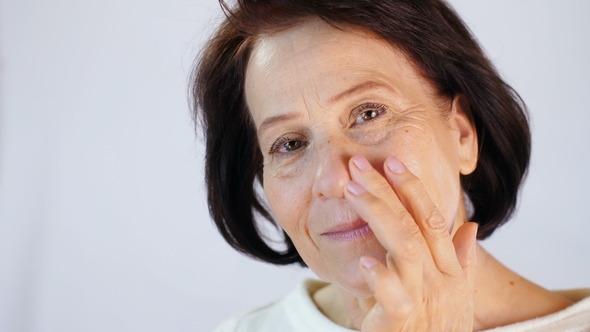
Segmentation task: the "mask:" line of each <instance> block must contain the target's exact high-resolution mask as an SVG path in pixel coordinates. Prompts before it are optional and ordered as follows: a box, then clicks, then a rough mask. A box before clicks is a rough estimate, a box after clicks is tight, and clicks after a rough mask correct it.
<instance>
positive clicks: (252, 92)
mask: <svg viewBox="0 0 590 332" xmlns="http://www.w3.org/2000/svg"><path fill="white" fill-rule="evenodd" d="M365 82H374V83H382V85H384V86H385V85H387V86H390V87H391V88H392V89H394V90H398V91H396V92H398V93H400V94H407V93H411V92H416V91H414V90H416V89H417V90H421V91H422V92H424V89H425V88H426V89H429V87H428V84H425V83H426V81H425V80H424V79H423V78H422V77H421V76H420V75H419V74H418V73H417V71H416V70H415V69H414V66H413V65H412V64H411V63H410V62H409V61H408V59H407V58H406V57H405V56H404V54H403V53H402V52H401V51H399V50H398V49H397V48H395V47H393V46H392V45H390V44H389V43H388V42H387V41H385V40H383V39H381V38H378V37H376V36H374V35H372V34H369V33H367V32H365V31H363V30H361V29H358V28H352V27H346V28H344V29H337V28H335V27H333V26H330V25H328V24H327V23H325V22H323V21H321V20H319V19H313V20H309V21H306V22H305V23H302V24H300V25H297V26H295V27H293V28H290V29H288V30H285V31H282V32H279V33H275V34H272V35H267V36H261V37H259V38H258V39H257V40H256V42H255V44H254V47H253V50H252V54H251V56H250V59H249V63H248V66H247V70H246V82H245V92H246V100H247V103H248V105H249V107H250V110H251V112H252V115H253V118H254V121H255V123H257V124H259V123H260V120H261V119H262V118H264V117H266V116H268V115H269V114H268V113H269V112H270V113H273V115H274V114H276V113H281V112H285V113H286V112H289V111H293V109H301V108H304V107H306V106H308V105H305V104H306V103H307V102H309V96H313V99H314V102H316V103H318V104H319V105H320V106H328V104H329V103H330V101H331V100H333V99H334V98H333V97H334V96H335V95H337V94H338V92H342V91H346V90H347V89H348V88H350V87H351V86H354V85H358V84H362V83H365Z"/></svg>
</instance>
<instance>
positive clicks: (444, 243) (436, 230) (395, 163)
mask: <svg viewBox="0 0 590 332" xmlns="http://www.w3.org/2000/svg"><path fill="white" fill-rule="evenodd" d="M383 168H384V172H385V176H386V177H387V180H388V181H389V183H390V185H391V186H392V187H393V189H394V190H395V192H396V193H397V196H398V197H399V199H400V201H401V202H402V204H403V205H404V207H405V208H406V209H407V210H408V211H409V212H410V214H411V215H412V217H414V220H415V221H416V223H417V224H418V226H419V227H420V230H421V232H422V235H423V236H424V239H425V240H426V244H427V245H428V247H429V249H430V253H431V255H432V259H433V261H434V263H435V264H436V267H437V268H438V270H439V271H441V272H443V273H445V274H449V275H458V274H460V273H461V267H460V265H459V264H458V262H457V256H456V254H455V250H454V248H453V244H452V241H451V236H450V234H449V232H450V229H449V225H448V224H447V221H446V220H445V218H444V216H443V215H442V213H440V211H439V209H438V208H437V207H436V205H434V203H433V202H432V199H431V198H430V196H429V195H428V193H427V192H426V188H424V185H423V184H422V181H420V179H418V177H416V176H415V175H414V174H412V172H410V171H409V170H408V169H407V168H406V167H405V166H404V165H403V164H402V163H401V162H400V161H399V160H398V159H397V158H395V157H389V158H387V159H386V160H385V165H384V167H383Z"/></svg>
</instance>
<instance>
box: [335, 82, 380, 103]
mask: <svg viewBox="0 0 590 332" xmlns="http://www.w3.org/2000/svg"><path fill="white" fill-rule="evenodd" d="M375 88H385V89H388V90H391V88H390V87H389V86H388V85H386V84H383V83H379V82H375V81H366V82H363V83H360V84H357V85H355V86H353V87H351V88H350V89H347V90H345V91H343V92H341V93H339V94H338V95H336V96H334V97H332V99H330V101H329V102H330V103H336V102H339V101H340V100H342V99H344V98H346V97H349V96H350V95H353V94H359V93H363V92H365V91H367V90H371V89H375Z"/></svg>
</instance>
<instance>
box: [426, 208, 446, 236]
mask: <svg viewBox="0 0 590 332" xmlns="http://www.w3.org/2000/svg"><path fill="white" fill-rule="evenodd" d="M424 222H425V224H426V225H427V226H428V227H429V228H431V229H433V230H435V231H440V232H444V231H446V228H447V223H446V221H445V218H444V217H443V215H442V214H441V213H440V211H438V210H437V209H435V208H433V209H431V210H430V211H429V212H428V213H427V214H426V217H425V219H424Z"/></svg>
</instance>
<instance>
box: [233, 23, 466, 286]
mask: <svg viewBox="0 0 590 332" xmlns="http://www.w3.org/2000/svg"><path fill="white" fill-rule="evenodd" d="M245 93H246V101H247V104H248V106H249V108H250V111H251V114H252V117H253V119H254V122H255V125H256V128H257V130H258V138H259V141H260V147H261V149H262V154H263V155H264V191H265V193H266V197H267V198H268V202H269V204H270V207H271V209H272V211H273V213H274V214H275V217H276V218H277V220H278V222H279V223H280V224H281V226H282V227H283V229H284V230H285V231H286V232H287V234H288V235H289V237H290V238H291V239H292V241H293V243H294V244H295V246H296V248H297V250H298V252H299V254H300V255H301V256H302V258H303V259H304V261H305V262H306V263H307V264H308V266H309V267H310V268H311V269H312V270H313V271H314V272H315V273H316V274H317V275H318V276H319V277H321V278H322V279H324V280H327V281H330V282H333V283H336V284H337V285H340V286H342V287H344V288H345V289H346V290H348V291H350V292H352V293H353V294H356V295H357V296H368V295H369V294H370V293H369V291H368V289H367V287H366V285H365V283H364V281H363V279H362V276H361V274H360V270H359V267H358V266H359V265H358V262H359V258H360V257H361V256H363V255H369V256H373V257H376V258H378V259H380V260H382V261H384V258H385V254H386V252H385V250H384V249H383V247H382V246H381V245H380V243H379V242H378V241H377V240H376V238H375V237H374V236H373V235H372V233H371V232H370V231H368V232H367V231H366V230H367V227H366V226H364V227H363V226H362V225H363V224H364V223H363V221H362V220H360V218H359V217H358V216H357V214H356V213H355V212H354V211H353V210H352V209H351V207H350V206H349V205H348V204H347V201H346V200H345V198H344V190H345V187H346V184H347V183H348V182H349V181H350V176H349V170H348V161H349V159H350V158H351V157H352V156H354V155H357V154H362V155H364V156H365V157H366V158H367V159H368V160H369V161H370V162H371V164H372V165H373V166H374V167H375V168H376V169H378V170H379V171H380V172H383V162H384V160H385V159H386V158H387V157H388V156H395V157H397V158H398V159H399V160H400V161H401V162H403V163H404V164H405V165H406V167H407V168H408V169H409V170H410V171H412V172H413V173H414V174H415V175H416V176H418V178H420V179H421V181H422V182H423V184H424V186H425V187H426V190H427V192H428V193H429V195H430V197H431V199H432V200H433V201H434V203H435V204H436V205H437V207H438V208H439V209H440V210H441V212H442V213H443V215H444V216H445V217H446V218H447V220H448V224H449V229H450V230H451V229H452V228H453V226H454V225H455V223H462V222H463V221H464V219H465V217H464V212H463V211H464V209H463V204H462V199H461V197H462V191H461V187H460V183H459V174H460V171H462V170H465V171H466V172H467V171H471V170H472V169H473V168H474V166H475V162H474V160H468V161H469V162H470V163H471V164H469V162H467V161H466V156H465V153H464V152H465V149H466V148H465V146H464V145H465V144H466V142H465V140H466V139H469V136H468V135H467V134H469V133H467V134H466V132H465V130H467V131H469V130H470V129H473V128H472V126H471V123H470V122H469V120H468V118H467V117H466V116H465V114H464V113H463V112H462V111H461V109H460V105H459V104H460V103H459V102H457V101H456V100H455V101H453V100H448V99H444V98H441V97H438V96H437V94H436V92H435V91H434V89H433V88H432V87H431V86H430V84H429V83H428V82H427V81H426V80H425V79H424V78H422V77H421V76H420V74H419V73H418V72H417V71H416V70H415V69H414V67H413V66H412V64H411V63H410V62H408V60H407V58H406V57H404V55H403V54H402V53H401V52H399V51H398V50H397V49H395V48H394V47H392V46H390V45H389V44H388V43H387V42H385V41H383V40H379V39H377V38H375V37H372V36H370V35H368V34H366V33H364V32H363V31H361V30H354V29H348V30H347V31H342V30H338V29H335V28H333V27H331V26H329V25H327V24H326V23H324V22H322V21H319V20H310V21H308V22H306V23H304V24H301V25H298V26H297V27H294V28H291V29H289V30H286V31H283V32H280V33H277V34H272V35H270V36H264V37H261V38H259V39H258V40H257V41H256V43H255V45H254V48H253V51H252V54H251V57H250V61H249V64H248V67H247V72H246V83H245ZM461 124H463V126H462V125H461ZM465 124H466V126H465ZM464 127H468V128H464ZM471 136H472V137H471V139H472V140H476V138H474V136H475V134H474V133H472V135H471ZM466 137H467V138H466ZM471 143H473V142H471ZM474 144H475V145H477V143H474ZM469 148H470V149H471V150H474V151H475V152H474V154H475V156H474V157H473V156H472V157H473V158H472V159H474V158H477V157H476V154H477V149H476V148H473V147H471V146H470V147H469ZM472 152H473V151H472ZM467 159H469V158H467ZM469 168H471V169H469Z"/></svg>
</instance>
